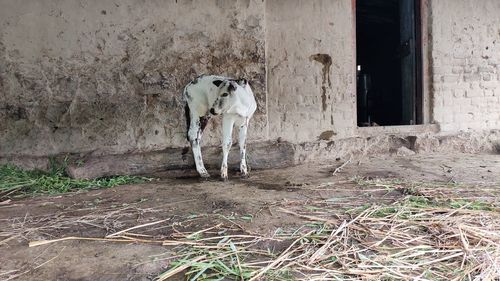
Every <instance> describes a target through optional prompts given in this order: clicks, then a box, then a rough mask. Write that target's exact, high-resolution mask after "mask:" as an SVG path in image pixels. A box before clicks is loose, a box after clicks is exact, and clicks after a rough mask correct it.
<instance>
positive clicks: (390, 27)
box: [356, 0, 421, 126]
mask: <svg viewBox="0 0 500 281" xmlns="http://www.w3.org/2000/svg"><path fill="white" fill-rule="evenodd" d="M419 7H420V1H419V0H357V1H356V59H357V115H358V126H377V125H379V126H388V125H414V124H419V123H421V113H420V112H418V111H419V110H420V109H419V110H417V108H419V107H420V102H419V99H420V98H421V93H420V88H421V87H420V76H421V75H420V63H419V60H420V59H419V58H420V54H419V52H420V47H419V46H420V40H419V37H420V36H419V30H418V29H419V22H420V21H419V10H420V9H419Z"/></svg>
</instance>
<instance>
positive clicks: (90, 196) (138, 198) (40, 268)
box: [0, 153, 500, 280]
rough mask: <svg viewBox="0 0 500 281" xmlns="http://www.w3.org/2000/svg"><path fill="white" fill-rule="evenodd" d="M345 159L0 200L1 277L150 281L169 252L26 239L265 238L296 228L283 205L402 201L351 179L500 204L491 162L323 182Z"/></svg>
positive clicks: (426, 165) (372, 164)
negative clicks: (444, 189) (139, 231)
mask: <svg viewBox="0 0 500 281" xmlns="http://www.w3.org/2000/svg"><path fill="white" fill-rule="evenodd" d="M347 160H348V159H336V160H333V161H330V162H322V163H309V164H305V165H301V166H297V167H292V168H287V169H278V170H262V171H252V174H251V177H250V178H248V179H240V178H238V176H237V174H236V173H234V174H232V176H230V180H229V181H228V182H221V181H219V180H217V179H216V178H215V177H214V179H211V180H209V181H200V180H198V178H197V177H196V175H195V174H194V173H192V171H184V172H179V173H177V174H173V173H165V174H157V175H155V176H156V177H158V178H159V179H158V180H155V181H153V182H150V183H145V184H139V185H126V186H119V187H115V188H110V189H105V190H93V191H88V192H77V193H71V194H66V195H59V196H42V197H36V198H25V199H18V200H13V201H11V202H9V203H3V204H2V205H0V241H2V242H0V280H152V279H154V277H156V276H158V274H160V273H161V272H163V271H165V269H166V268H167V267H168V266H169V262H170V259H168V258H169V257H171V256H172V255H173V252H172V250H173V248H172V247H171V246H162V245H160V244H154V243H150V244H144V243H117V242H106V241H85V240H73V241H61V242H56V243H52V244H47V245H42V246H37V247H28V243H29V242H30V241H36V240H44V239H57V238H63V237H70V236H75V237H96V238H99V237H100V238H102V237H105V236H106V235H108V234H110V233H114V232H116V231H119V230H122V229H126V228H129V227H133V226H136V225H140V224H145V223H149V222H158V221H160V220H164V221H163V222H161V223H158V224H156V225H155V227H152V228H150V230H149V231H150V233H149V234H150V235H152V236H153V237H155V238H157V239H158V240H162V239H170V238H172V237H175V235H176V233H184V232H193V231H197V230H200V229H204V228H207V227H210V226H213V225H215V224H217V223H219V222H222V223H227V224H233V225H235V227H237V228H240V229H242V230H244V231H245V232H249V233H259V234H260V235H272V234H273V233H274V232H275V231H276V230H277V229H279V228H282V229H285V228H290V229H292V228H294V227H298V226H300V225H302V224H304V223H305V220H303V219H301V218H299V217H297V216H293V215H290V214H287V213H283V212H280V211H279V207H282V206H289V205H297V204H300V205H304V206H306V205H307V204H309V203H310V202H314V201H315V200H329V202H331V203H332V204H331V208H337V209H338V211H339V212H343V211H345V210H346V209H349V208H355V207H359V206H361V205H363V204H373V203H378V204H382V203H391V202H393V201H394V200H397V199H398V198H401V197H404V196H405V194H403V193H402V192H399V191H397V190H393V189H385V188H383V187H380V186H373V185H369V186H363V185H359V184H356V179H376V178H384V179H390V180H406V181H415V182H442V183H446V184H455V183H456V184H462V185H463V186H466V187H467V190H466V191H464V189H461V191H460V192H461V194H459V195H461V196H462V197H464V198H465V197H467V196H469V195H470V196H473V197H474V199H475V200H477V199H479V200H486V201H488V202H489V203H492V204H495V205H498V203H499V201H500V197H499V196H498V195H499V194H500V186H499V185H498V183H499V182H500V155H486V154H481V155H479V154H475V155H472V154H459V153H456V154H417V155H413V156H407V157H401V156H395V155H392V156H391V155H383V156H369V157H368V156H367V157H365V158H363V159H362V161H361V162H360V163H359V159H352V160H351V161H350V162H349V163H348V164H347V165H346V166H345V168H344V169H342V170H341V171H340V172H337V173H336V174H335V175H332V173H333V171H334V170H335V169H336V168H337V167H339V166H340V165H342V164H343V163H345V162H346V161H347ZM216 174H217V171H212V175H216ZM485 190H488V191H485ZM469 191H470V192H469ZM451 192H453V191H451ZM249 218H251V219H249ZM173 279H174V280H183V277H182V275H177V276H176V278H173Z"/></svg>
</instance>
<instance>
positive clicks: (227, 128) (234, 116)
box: [183, 75, 257, 180]
mask: <svg viewBox="0 0 500 281" xmlns="http://www.w3.org/2000/svg"><path fill="white" fill-rule="evenodd" d="M183 98H184V100H185V101H186V107H185V110H186V120H187V126H188V132H187V138H188V141H189V143H190V144H191V149H192V150H193V156H194V162H195V164H196V170H197V171H198V173H199V174H200V176H201V177H204V178H207V177H209V176H210V175H209V174H208V172H207V169H205V165H204V164H203V157H202V156H201V148H200V141H201V136H202V134H203V130H204V129H205V127H206V125H207V124H208V121H209V120H210V118H211V116H213V115H222V151H223V156H222V165H221V171H220V173H221V178H222V179H223V180H227V157H228V154H229V150H230V149H231V145H232V133H233V126H234V125H236V126H238V128H239V139H238V140H239V141H238V143H239V146H240V171H241V174H242V176H244V177H246V176H248V167H247V163H246V146H245V141H246V137H247V129H248V122H249V121H250V118H252V115H253V114H254V112H255V110H256V109H257V103H256V102H255V97H254V94H253V92H252V89H251V88H250V85H249V84H248V82H247V81H246V80H245V79H232V78H228V77H223V76H215V75H201V76H199V77H197V78H196V79H194V80H193V81H191V82H190V83H189V84H187V85H186V87H185V88H184V93H183Z"/></svg>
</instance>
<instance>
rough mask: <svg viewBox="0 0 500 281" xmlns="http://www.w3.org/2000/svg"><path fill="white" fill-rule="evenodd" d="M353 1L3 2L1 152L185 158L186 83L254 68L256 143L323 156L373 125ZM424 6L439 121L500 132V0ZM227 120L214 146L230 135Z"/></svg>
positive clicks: (435, 0)
mask: <svg viewBox="0 0 500 281" xmlns="http://www.w3.org/2000/svg"><path fill="white" fill-rule="evenodd" d="M352 2H353V1H351V0H266V1H263V0H182V1H181V0H179V1H174V0H171V1H160V0H157V1H135V0H124V1H119V2H116V1H114V2H112V1H99V0H90V1H77V0H68V1H60V0H45V1H35V0H26V1H15V0H3V1H0V120H1V122H0V160H2V157H3V158H4V159H7V161H10V160H9V159H14V158H13V157H15V156H23V155H24V156H27V155H29V156H48V155H61V154H65V153H82V154H83V155H85V154H87V155H89V153H90V155H91V156H96V155H97V156H98V155H107V154H124V153H130V152H134V153H136V154H137V153H138V154H140V153H142V152H145V153H149V152H152V153H153V152H154V151H159V150H162V149H166V148H173V150H172V151H170V150H168V151H170V152H169V153H170V154H169V155H171V158H168V157H167V158H168V159H174V158H175V159H174V160H175V161H180V162H178V163H177V162H175V161H174V162H175V163H177V164H176V165H177V166H182V165H188V164H189V161H184V160H182V161H181V160H179V159H177V158H176V157H177V156H178V157H181V154H180V153H178V152H180V149H177V148H180V147H184V146H187V142H186V140H185V120H184V114H183V103H182V100H181V89H182V87H183V86H184V85H185V84H186V83H187V82H188V81H189V80H190V79H192V78H194V77H195V76H196V75H198V74H201V73H217V74H224V75H231V76H246V77H248V78H250V80H251V82H252V86H253V88H254V92H255V94H256V96H257V100H258V112H257V113H256V115H255V117H254V119H253V121H252V122H251V128H250V129H251V131H250V133H249V137H250V139H249V142H254V143H255V142H257V141H262V140H266V141H269V142H268V143H273V142H274V141H275V140H276V139H281V141H289V142H290V143H288V144H286V145H288V146H290V147H294V148H293V149H292V150H293V151H296V149H295V148H297V147H300V146H301V145H302V146H303V148H304V149H303V150H304V151H302V152H300V151H298V150H297V151H298V152H295V154H296V155H295V156H293V155H292V156H291V157H292V158H294V157H295V158H297V157H298V158H300V159H298V158H297V159H298V161H302V160H304V159H306V158H308V157H307V156H305V152H307V153H308V154H310V155H315V154H314V152H313V151H312V150H311V149H309V150H308V149H306V148H307V147H315V149H316V148H317V147H319V149H320V150H321V151H324V150H325V148H324V147H325V146H327V147H331V148H332V149H336V148H335V147H336V146H335V141H338V140H339V139H343V138H352V137H358V136H359V137H362V138H363V137H364V134H365V133H364V132H365V131H366V130H370V129H373V128H363V129H358V128H357V127H356V104H355V103H356V98H355V95H356V85H355V79H356V77H355V42H354V38H355V36H354V34H355V30H354V26H353V21H354V13H353V7H352ZM427 2H428V3H429V11H428V13H429V15H430V16H429V19H428V22H429V26H428V30H424V31H428V32H429V39H430V41H429V42H428V43H429V46H430V47H429V48H430V50H431V53H430V61H429V62H428V64H429V65H430V67H429V72H430V73H431V75H432V77H430V79H429V80H430V84H431V85H432V89H431V91H430V93H429V99H430V100H431V102H430V106H429V108H426V110H428V111H430V113H431V117H430V120H431V122H433V123H437V124H439V125H440V126H439V127H440V128H441V130H443V131H444V132H458V131H459V130H469V129H470V130H483V129H499V128H500V17H499V16H498V15H499V14H500V1H498V0H481V1H477V0H428V1H427ZM424 29H425V28H424ZM219 127H220V125H219V124H218V122H212V123H211V125H210V127H209V128H208V130H207V133H206V136H205V138H204V145H218V144H219V142H220V133H219V131H220V128H219ZM436 127H437V126H436ZM382 129H383V128H382ZM415 130H416V129H415ZM377 132H378V130H377ZM318 140H321V141H323V142H321V143H320V144H318V143H313V144H311V145H310V146H307V145H306V144H303V143H304V142H316V141H318ZM278 143H279V142H278ZM301 143H302V144H301ZM282 144H283V145H285V142H282ZM286 145H285V146H286ZM255 147H263V146H262V145H261V144H258V145H256V146H255ZM299 150H300V149H299ZM207 151H209V152H210V151H211V152H210V153H212V154H211V155H212V158H210V159H217V157H216V156H217V155H216V154H217V153H218V152H217V149H212V150H210V149H209V150H207ZM283 151H286V152H287V153H288V152H289V151H290V150H286V149H285V150H279V151H277V152H280V153H281V152H283ZM158 153H163V152H158ZM153 154H154V153H153ZM271 154H272V153H271ZM271 154H270V155H271ZM155 155H156V154H155ZM280 155H281V154H280ZM155 157H156V156H155ZM169 157H170V156H169ZM263 157H264V156H263ZM139 158H140V157H139ZM139 158H138V159H139ZM167 158H161V161H158V165H157V166H158V169H163V168H166V167H167V166H168V165H169V163H164V162H168V161H169V160H168V159H167ZM33 159H35V158H33ZM113 159H114V158H113ZM140 159H142V158H140ZM301 159H302V160H301ZM29 161H31V160H29ZM33 161H35V160H33ZM33 161H31V162H33ZM141 161H142V160H141ZM148 161H149V160H148ZM153 162H154V161H153ZM160 162H161V163H163V164H160ZM212 162H214V163H215V162H217V161H216V160H214V161H212ZM155 163H156V162H155ZM209 164H210V163H209ZM212 164H213V163H212ZM134 165H135V166H137V165H139V164H137V163H136V162H134V163H133V165H132V166H134ZM155 165H156V164H155ZM162 165H166V166H162ZM35 166H36V165H35ZM38 166H40V165H38ZM135 166H134V167H135ZM177 166H176V167H177ZM183 167H184V166H183Z"/></svg>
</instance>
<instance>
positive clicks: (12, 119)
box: [0, 0, 267, 156]
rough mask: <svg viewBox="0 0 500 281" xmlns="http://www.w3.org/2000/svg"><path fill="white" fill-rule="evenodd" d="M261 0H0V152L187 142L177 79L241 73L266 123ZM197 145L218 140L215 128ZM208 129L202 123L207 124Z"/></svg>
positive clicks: (257, 131)
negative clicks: (250, 84) (249, 86)
mask: <svg viewBox="0 0 500 281" xmlns="http://www.w3.org/2000/svg"><path fill="white" fill-rule="evenodd" d="M264 8H265V7H264V3H262V1H260V0H238V1H236V0H226V1H224V0H211V1H207V0H198V1H187V0H186V1H160V0H158V1H135V0H126V1H100V0H92V1H77V0H69V1H59V0H46V1H36V0H30V1H15V0H5V1H1V2H0V120H2V122H0V155H4V156H5V155H16V154H17V155H19V154H23V155H50V154H59V153H65V152H90V151H93V152H94V154H109V153H125V152H130V151H148V150H157V149H162V148H165V147H179V146H184V145H187V142H186V141H185V121H184V113H183V103H182V100H181V89H182V87H183V86H184V85H185V83H186V82H188V81H189V80H190V79H192V78H194V77H196V75H197V74H201V73H218V74H226V75H234V76H240V75H242V76H246V77H249V78H250V80H251V82H252V85H253V87H254V92H255V94H256V95H257V99H258V104H259V110H258V112H257V114H256V116H255V119H254V122H253V123H252V126H251V132H250V138H251V140H256V139H263V138H264V137H265V134H266V133H267V128H266V126H267V124H266V119H267V118H266V104H265V102H266V97H265V88H266V87H265V54H264V51H265V50H264V48H265V44H264V36H265V35H264V31H265V30H264ZM216 127H217V124H212V129H213V130H211V131H212V132H211V133H208V136H207V137H206V138H205V144H216V143H217V144H218V143H219V141H220V136H219V130H220V129H219V128H216ZM209 131H210V130H209Z"/></svg>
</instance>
